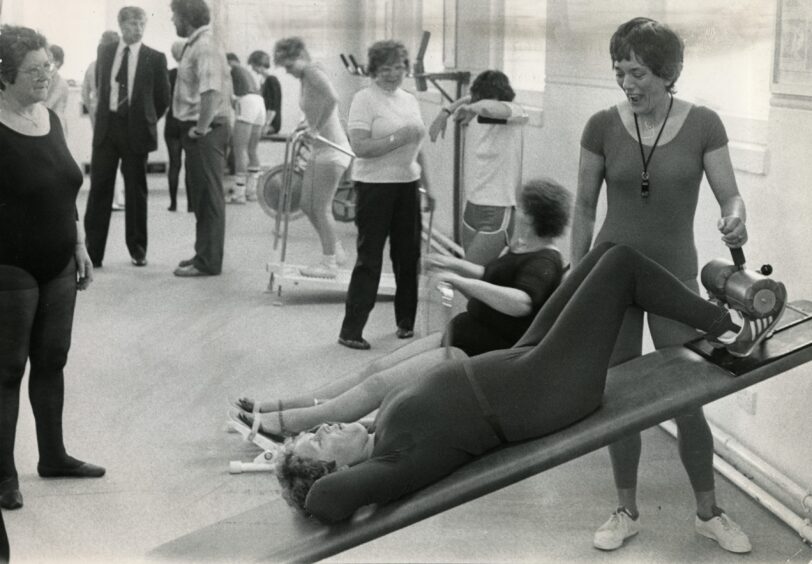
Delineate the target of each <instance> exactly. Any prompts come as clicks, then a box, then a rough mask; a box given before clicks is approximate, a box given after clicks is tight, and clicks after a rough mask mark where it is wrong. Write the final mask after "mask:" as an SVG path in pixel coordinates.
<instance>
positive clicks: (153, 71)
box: [93, 43, 170, 153]
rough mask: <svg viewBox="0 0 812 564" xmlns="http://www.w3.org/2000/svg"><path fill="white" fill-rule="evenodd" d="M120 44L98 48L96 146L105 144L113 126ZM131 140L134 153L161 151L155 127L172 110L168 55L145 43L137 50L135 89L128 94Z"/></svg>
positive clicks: (94, 142)
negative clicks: (112, 98)
mask: <svg viewBox="0 0 812 564" xmlns="http://www.w3.org/2000/svg"><path fill="white" fill-rule="evenodd" d="M117 48H118V43H112V44H110V45H104V46H103V47H100V48H99V52H98V59H97V63H96V65H97V66H96V92H97V93H98V99H97V106H96V126H95V127H94V128H93V146H94V147H97V146H99V145H100V144H102V143H103V142H104V139H105V137H106V136H107V128H108V127H110V124H111V119H110V118H111V115H110V114H111V112H110V74H111V72H112V70H113V59H115V56H116V49H117ZM129 95H130V100H129V119H128V126H129V132H128V138H129V140H130V149H131V150H132V151H133V152H135V153H149V152H150V151H154V150H155V149H157V148H158V132H157V128H156V124H157V123H158V120H159V119H161V116H162V115H163V114H164V112H165V111H166V108H167V107H169V102H170V92H169V75H168V73H167V70H166V56H165V55H164V54H163V53H161V52H160V51H156V50H155V49H152V48H150V47H147V46H146V45H144V44H143V43H142V44H141V48H140V49H139V50H138V65H137V66H136V69H135V78H134V80H133V89H132V92H130V93H129Z"/></svg>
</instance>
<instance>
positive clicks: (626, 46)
mask: <svg viewBox="0 0 812 564" xmlns="http://www.w3.org/2000/svg"><path fill="white" fill-rule="evenodd" d="M684 51H685V44H684V43H683V42H682V39H681V38H680V36H679V35H677V34H676V32H674V30H672V29H671V28H670V27H668V26H667V25H665V24H662V23H660V22H658V21H656V20H652V19H650V18H633V19H631V20H629V21H627V22H626V23H623V24H621V25H620V26H618V28H617V30H616V31H615V33H614V34H612V39H611V40H610V42H609V54H610V55H611V56H612V66H613V67H614V64H615V63H616V62H619V61H628V60H631V56H632V52H634V56H635V57H637V60H638V61H640V62H641V63H643V64H644V65H646V66H647V67H648V68H650V69H651V72H653V73H654V75H655V76H658V77H660V78H662V79H663V80H665V81H667V82H668V83H669V84H668V86H667V88H668V91H669V92H671V93H673V92H674V85H675V84H676V83H677V79H678V78H679V75H680V74H681V73H682V60H683V52H684Z"/></svg>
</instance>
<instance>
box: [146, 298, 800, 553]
mask: <svg viewBox="0 0 812 564" xmlns="http://www.w3.org/2000/svg"><path fill="white" fill-rule="evenodd" d="M810 315H812V302H809V301H798V302H793V303H792V304H791V305H790V306H788V308H787V310H786V313H785V315H784V318H783V319H782V320H781V323H780V324H779V327H778V329H777V330H776V332H775V334H774V335H773V337H772V338H771V339H769V340H768V341H766V342H765V343H764V345H763V346H762V347H761V349H760V350H759V351H758V352H757V353H756V354H754V355H752V356H751V357H748V358H745V359H737V358H734V357H731V356H730V355H729V354H727V353H726V352H724V351H714V350H712V349H710V347H708V346H706V344H705V343H704V341H702V340H699V341H696V342H694V343H691V344H689V345H688V346H686V347H672V348H667V349H662V350H660V351H656V352H653V353H650V354H647V355H644V356H642V357H640V358H636V359H633V360H631V361H629V362H626V363H624V364H621V365H619V366H616V367H614V368H612V369H611V370H610V371H609V378H608V382H607V387H606V393H605V397H604V403H603V405H602V407H601V408H600V409H599V410H598V411H596V412H595V413H593V414H592V415H590V416H589V417H587V418H585V419H584V420H582V421H580V422H578V423H576V424H575V425H572V426H571V427H568V428H567V429H564V430H563V431H559V432H558V433H555V434H553V435H549V436H546V437H542V438H540V439H533V440H530V441H525V442H522V443H514V444H510V445H507V446H504V447H501V448H499V449H496V450H494V451H491V452H489V453H487V454H486V455H484V456H482V457H480V458H478V459H477V460H475V461H474V462H472V463H470V464H468V465H466V466H464V467H463V468H460V469H459V470H457V471H456V472H454V473H453V474H451V475H450V476H447V477H446V478H444V479H443V480H441V481H439V482H437V483H436V484H433V485H431V486H429V487H427V488H425V489H423V490H421V491H419V492H416V493H415V494H412V495H410V496H407V497H405V498H403V499H401V500H398V501H396V502H394V503H390V504H388V505H385V506H382V507H380V508H377V509H376V510H374V511H372V510H370V511H363V510H362V511H361V512H359V514H358V515H356V517H355V518H354V519H353V520H352V521H350V522H346V523H342V524H339V525H334V526H325V525H322V524H320V523H319V522H317V521H315V520H314V519H306V518H304V517H302V516H301V515H300V514H298V513H297V512H294V511H292V510H291V509H290V508H289V507H288V506H287V505H286V504H285V502H284V501H283V500H281V499H276V500H274V501H271V502H269V503H267V504H264V505H262V506H260V507H258V508H256V509H253V510H250V511H247V512H244V513H240V514H237V515H235V516H233V517H231V518H228V519H225V520H223V521H220V522H218V523H215V524H213V525H210V526H208V527H205V528H203V529H200V530H197V531H194V532H192V533H190V534H188V535H185V536H183V537H180V538H178V539H176V540H174V541H172V542H170V543H167V544H164V545H162V546H160V547H157V548H156V549H155V550H153V551H152V553H151V555H152V556H157V557H171V558H173V559H184V560H192V561H197V560H210V559H218V560H231V559H239V560H269V561H314V560H319V559H322V558H326V557H328V556H331V555H333V554H337V553H339V552H342V551H344V550H347V549H349V548H352V547H354V546H357V545H360V544H363V543H364V542H367V541H369V540H372V539H375V538H377V537H380V536H383V535H385V534H387V533H390V532H392V531H395V530H397V529H400V528H403V527H406V526H408V525H410V524H412V523H416V522H417V521H420V520H422V519H425V518H427V517H430V516H432V515H435V514H437V513H440V512H443V511H445V510H447V509H450V508H452V507H455V506H457V505H461V504H463V503H465V502H467V501H470V500H472V499H476V498H478V497H481V496H483V495H485V494H487V493H490V492H493V491H495V490H498V489H500V488H503V487H505V486H508V485H510V484H513V483H515V482H518V481H519V480H523V479H525V478H528V477H530V476H533V475H535V474H538V473H540V472H543V471H544V470H547V469H549V468H553V467H555V466H558V465H559V464H562V463H564V462H567V461H569V460H573V459H575V458H578V457H579V456H582V455H584V454H587V453H589V452H591V451H594V450H597V449H599V448H601V447H604V446H606V445H608V444H610V443H612V442H613V441H615V440H617V439H618V438H620V437H622V436H624V435H626V434H628V433H630V432H634V431H641V430H643V429H646V428H648V427H651V426H653V425H656V424H658V423H661V422H663V421H666V420H668V419H671V418H672V417H674V416H675V415H677V414H679V413H681V412H683V411H684V410H686V409H690V408H693V407H697V406H701V405H704V404H707V403H709V402H712V401H714V400H716V399H719V398H721V397H724V396H726V395H729V394H731V393H734V392H736V391H739V390H741V389H743V388H746V387H748V386H751V385H753V384H756V383H758V382H761V381H763V380H766V379H768V378H771V377H772V376H775V375H777V374H781V373H782V372H786V371H787V370H790V369H792V368H795V367H797V366H799V365H801V364H804V363H806V362H808V361H809V360H812V319H810ZM269 478H270V477H269ZM235 479H239V478H235ZM271 479H272V478H271Z"/></svg>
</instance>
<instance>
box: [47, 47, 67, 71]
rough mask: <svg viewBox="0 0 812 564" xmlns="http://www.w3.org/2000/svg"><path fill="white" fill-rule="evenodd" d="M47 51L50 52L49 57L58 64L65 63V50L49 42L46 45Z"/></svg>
mask: <svg viewBox="0 0 812 564" xmlns="http://www.w3.org/2000/svg"><path fill="white" fill-rule="evenodd" d="M48 51H50V52H51V58H52V59H53V60H54V63H56V64H57V65H58V66H62V65H63V64H64V63H65V50H64V49H63V48H62V47H60V46H59V45H54V44H51V45H49V46H48Z"/></svg>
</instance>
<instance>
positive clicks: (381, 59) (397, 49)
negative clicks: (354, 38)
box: [367, 39, 409, 78]
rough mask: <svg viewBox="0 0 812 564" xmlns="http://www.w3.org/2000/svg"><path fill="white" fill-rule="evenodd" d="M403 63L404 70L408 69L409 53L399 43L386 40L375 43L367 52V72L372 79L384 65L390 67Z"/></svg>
mask: <svg viewBox="0 0 812 564" xmlns="http://www.w3.org/2000/svg"><path fill="white" fill-rule="evenodd" d="M401 61H403V64H404V65H406V69H407V70H408V68H409V51H407V50H406V46H405V45H403V43H401V42H400V41H395V40H393V39H386V40H384V41H376V42H375V43H373V44H372V45H370V47H369V49H368V50H367V72H369V75H370V76H371V77H372V78H375V77H376V76H377V75H378V69H379V68H381V67H382V66H384V65H391V64H394V63H399V62H401Z"/></svg>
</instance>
